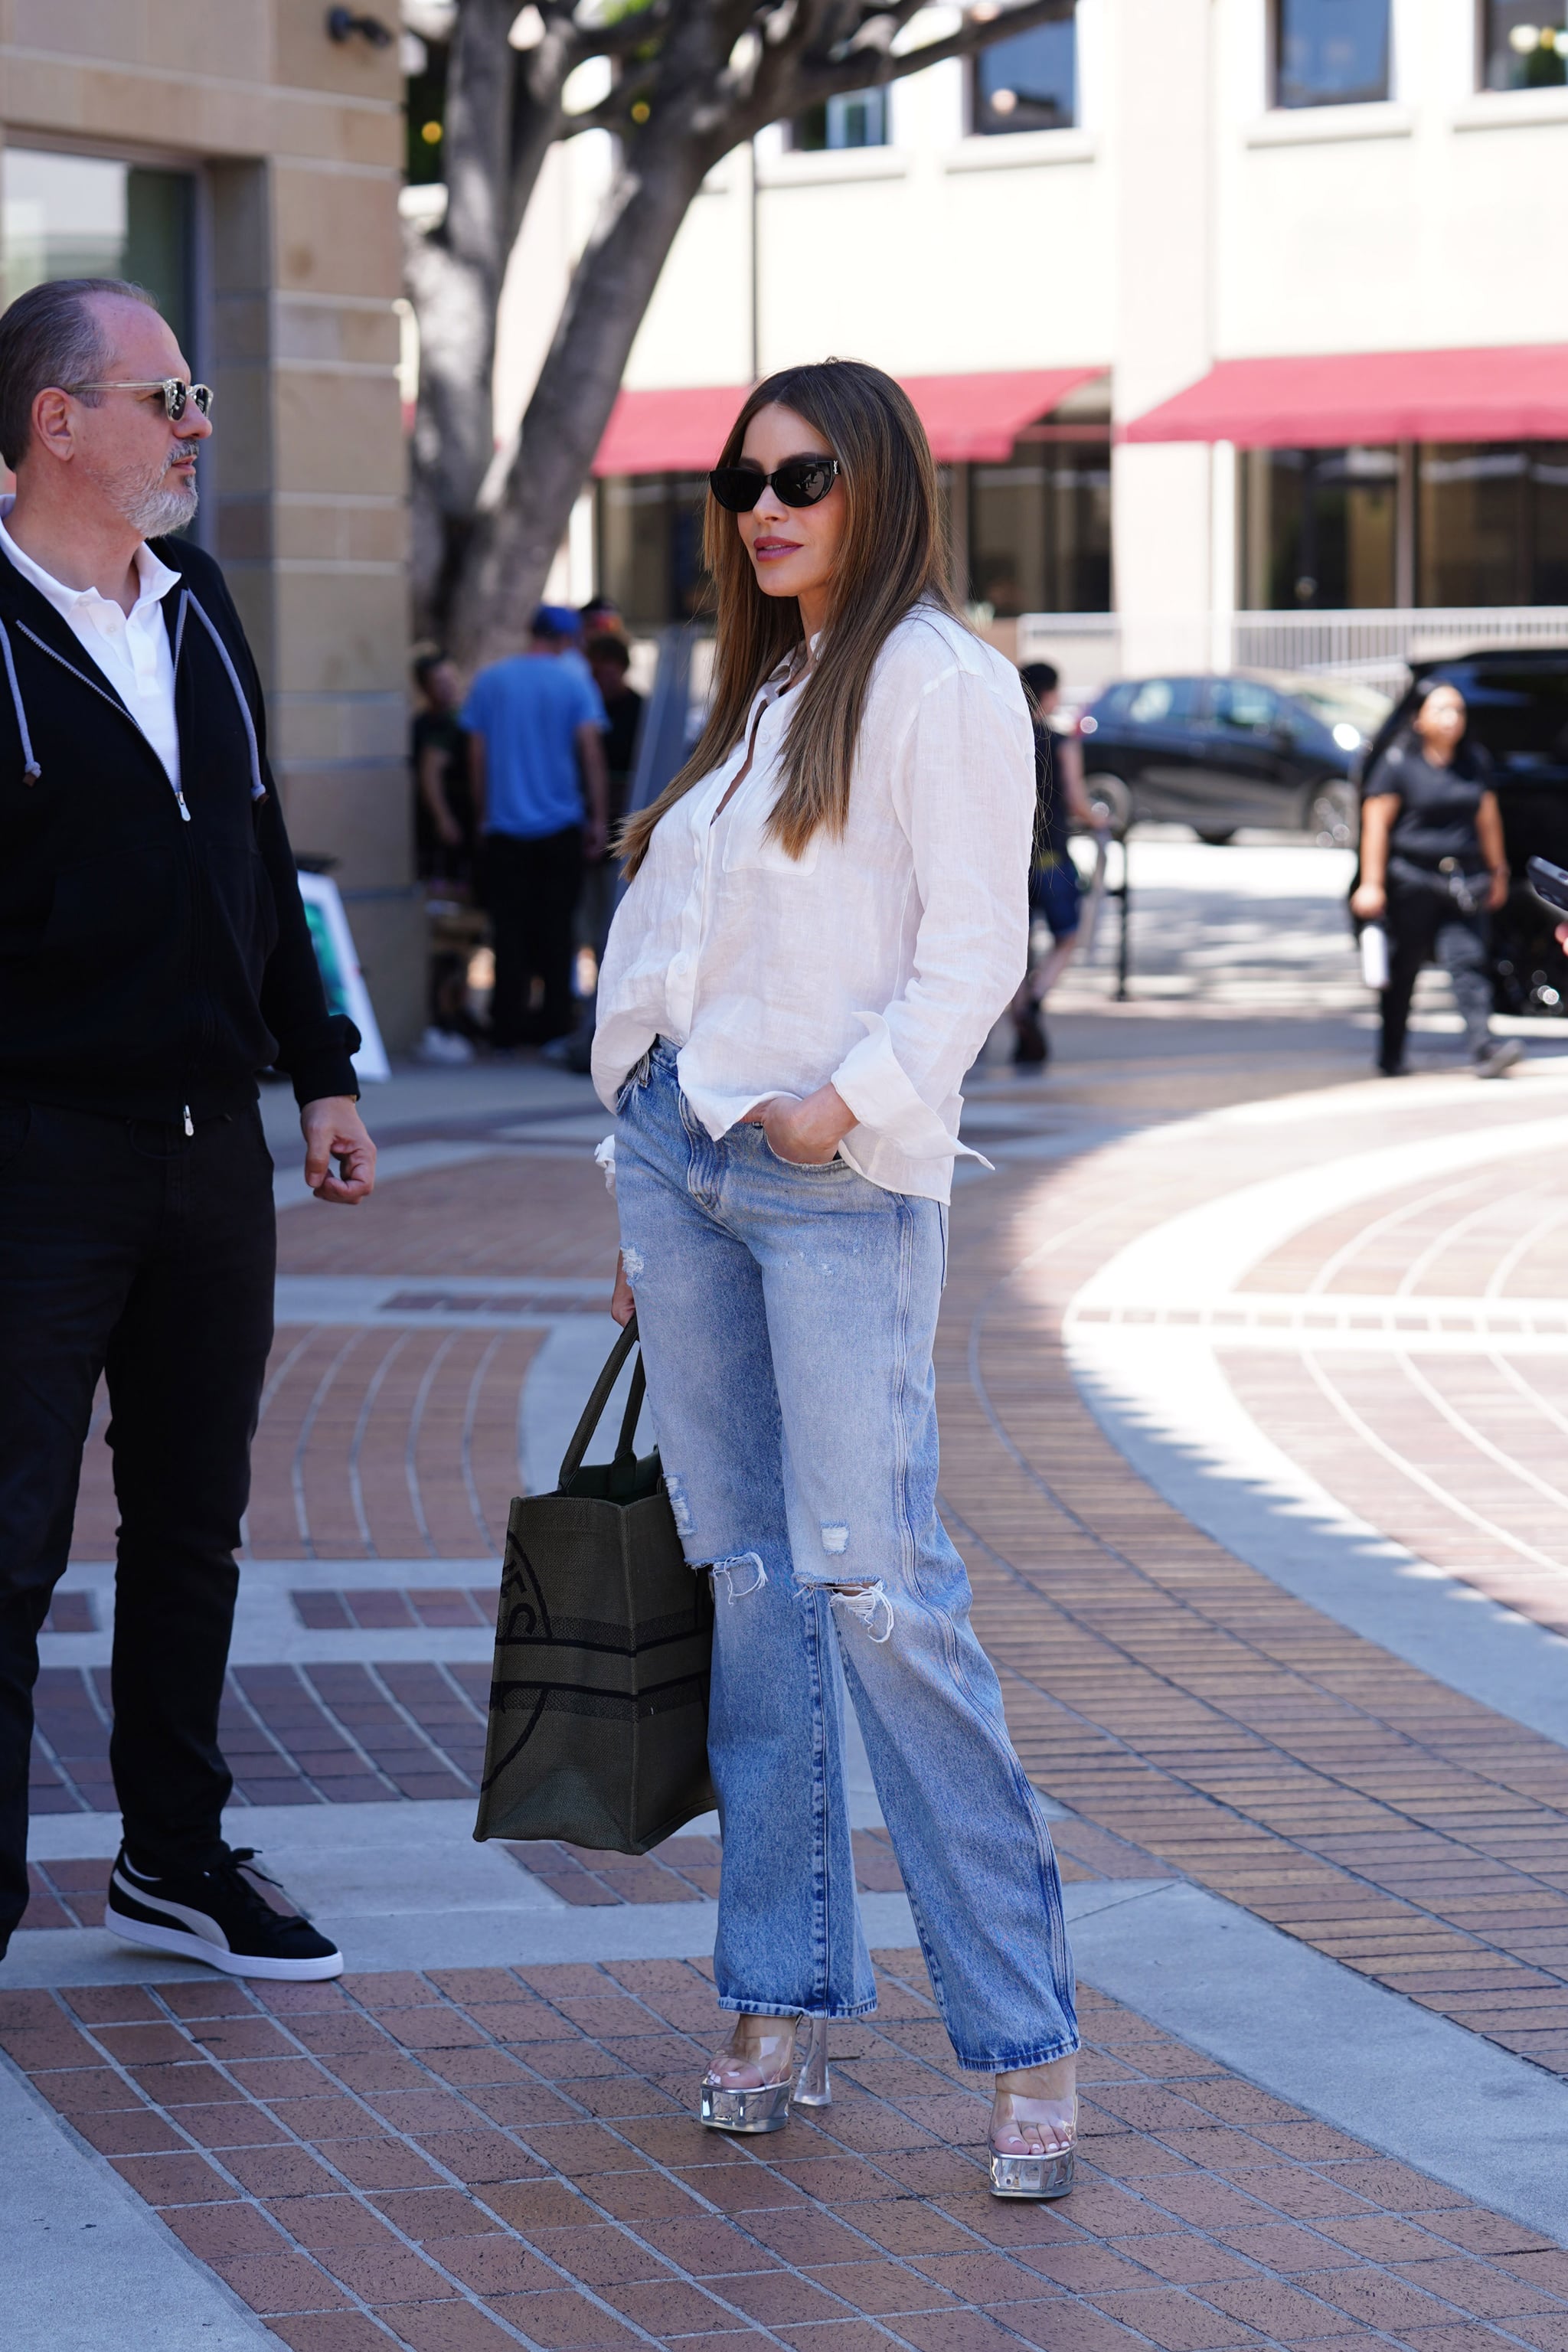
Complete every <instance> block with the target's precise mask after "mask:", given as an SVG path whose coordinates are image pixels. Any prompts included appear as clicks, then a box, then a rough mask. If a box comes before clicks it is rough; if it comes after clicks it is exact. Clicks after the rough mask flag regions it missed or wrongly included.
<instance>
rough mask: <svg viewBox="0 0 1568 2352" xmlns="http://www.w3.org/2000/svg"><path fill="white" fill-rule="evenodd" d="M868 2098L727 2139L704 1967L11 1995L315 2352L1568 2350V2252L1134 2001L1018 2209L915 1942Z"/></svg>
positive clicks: (862, 2090)
mask: <svg viewBox="0 0 1568 2352" xmlns="http://www.w3.org/2000/svg"><path fill="white" fill-rule="evenodd" d="M878 1958H879V1975H880V1990H881V2007H880V2010H879V2014H878V2017H877V2020H876V2021H875V2023H874V2024H870V2023H858V2024H855V2025H851V2026H840V2027H837V2028H835V2029H834V2065H835V2089H836V2097H835V2104H834V2105H833V2107H832V2108H831V2109H829V2110H827V2111H826V2112H825V2113H824V2114H823V2115H821V2116H819V2117H816V2118H813V2119H812V2120H810V2121H807V2120H805V2118H804V2117H803V2116H800V2115H799V2114H797V2115H796V2116H795V2119H794V2120H793V2121H792V2123H791V2125H790V2126H789V2128H788V2130H787V2131H786V2132H785V2133H784V2134H783V2135H781V2136H778V2137H773V2138H768V2139H763V2140H756V2141H751V2142H737V2141H733V2140H725V2139H721V2138H720V2137H717V2136H716V2135H713V2134H710V2133H705V2132H703V2131H702V2130H701V2129H700V2126H698V2125H697V2124H696V2123H695V2122H694V2121H693V2120H692V2119H691V2118H690V2116H689V2107H690V2105H691V2101H692V2086H693V2083H694V2080H695V2077H696V2074H698V2072H699V2071H700V2065H701V2063H702V2061H703V2059H704V2057H705V2056H706V2053H707V2052H708V2050H709V2049H710V2047H711V2046H712V2045H713V2043H714V2042H716V2041H717V2040H718V2039H720V2038H721V2032H722V2026H721V2020H720V2019H719V2018H718V2016H717V2014H716V2011H715V2007H714V2002H713V1998H712V1991H711V1986H710V1983H709V1982H708V1981H707V1979H706V1978H705V1976H704V1974H703V1973H702V1971H700V1969H697V1968H696V1967H693V1966H691V1965H689V1964H687V1963H684V1962H679V1961H647V1962H629V1963H626V1964H622V1965H618V1966H616V1967H613V1968H609V1969H596V1968H587V1967H581V1968H548V1969H520V1970H517V1971H511V1970H508V1969H482V1970H479V1969H474V1970H454V1971H449V1972H444V1973H438V1974H437V1975H435V1976H431V1977H422V1976H413V1975H407V1976H395V1975H388V1976H370V1977H362V1978H357V1979H348V1980H346V1981H345V1982H344V1984H343V1985H342V1986H341V1987H340V1986H335V1985H330V1986H308V1987H306V1986H301V1987H297V1988H293V1987H283V1988H274V1989H270V1990H258V1991H256V1992H253V1991H252V1990H248V1989H247V1988H246V1987H244V1986H241V1985H236V1984H232V1983H226V1982H213V1983H180V1984H170V1985H164V1986H161V1987H159V1986H152V1987H147V1988H141V1987H132V1988H126V1987H119V1986H115V1987H103V1986H97V1987H92V1988H90V1989H87V1990H80V1991H76V1992H66V1993H64V1994H60V1995H54V1994H49V1993H42V1992H38V1993H12V1994H8V1995H0V2046H3V2047H4V2048H5V2050H6V2052H7V2053H9V2055H10V2057H11V2058H12V2059H13V2061H14V2062H15V2063H17V2064H18V2065H20V2066H21V2067H23V2068H24V2069H25V2070H26V2073H27V2074H28V2075H29V2077H30V2078H31V2080H32V2081H33V2083H34V2084H35V2085H36V2086H37V2089H38V2090H39V2091H40V2092H41V2093H42V2095H43V2096H44V2097H45V2098H46V2099H47V2100H48V2101H49V2102H50V2104H51V2105H53V2106H54V2107H55V2108H56V2110H57V2112H58V2114H59V2115H60V2116H62V2117H63V2118H65V2120H66V2121H67V2122H68V2124H69V2125H70V2126H72V2127H73V2128H74V2129H75V2130H76V2131H78V2132H79V2133H80V2135H81V2136H82V2137H83V2138H84V2139H85V2140H86V2141H87V2142H88V2144H89V2146H90V2147H94V2148H97V2149H99V2150H100V2152H101V2153H102V2154H103V2155H105V2156H106V2157H108V2158H110V2159H111V2160H112V2161H113V2162H114V2164H115V2167H116V2169H117V2170H118V2171H119V2172H120V2173H121V2176H122V2178H123V2179H126V2180H127V2181H128V2182H129V2183H130V2184H131V2185H132V2188H134V2189H136V2190H137V2191H138V2193H139V2194H140V2195H142V2197H143V2198H145V2199H146V2200H147V2201H148V2203H149V2204H150V2205H152V2206H153V2207H155V2208H156V2209H157V2210H158V2211H159V2212H160V2213H161V2214H162V2216H163V2220H164V2221H165V2222H166V2223H167V2225H168V2226H169V2228H170V2229H172V2230H173V2231H174V2232H175V2234H176V2235H177V2236H178V2237H179V2238H180V2239H181V2241H182V2242H183V2243H184V2245H185V2246H186V2247H188V2248H189V2249H190V2251H191V2252H194V2253H195V2254H196V2255H197V2256H198V2257H199V2258H200V2259H201V2260H202V2261H203V2262H205V2263H210V2264H211V2266H212V2267H213V2269H214V2270H215V2271H216V2273H217V2274H218V2275H219V2276H220V2277H221V2278H223V2279H224V2280H225V2281H226V2283H227V2284H229V2285H230V2286H231V2287H232V2288H233V2289H234V2291H235V2292H236V2293H237V2294H238V2295H239V2296H240V2297H241V2299H242V2300H243V2301H244V2302H246V2303H247V2304H248V2305H250V2306H251V2308H252V2309H253V2310H255V2311H256V2312H258V2314H260V2315H262V2316H263V2317H264V2319H265V2321H266V2323H267V2325H268V2327H269V2328H270V2330H271V2331H272V2333H273V2334H274V2335H275V2336H277V2337H278V2338H279V2340H280V2341H281V2342H283V2343H285V2344H288V2345H289V2346H291V2347H295V2352H374V2347H389V2348H390V2347H393V2346H395V2345H404V2346H407V2347H413V2352H501V2347H504V2346H507V2345H515V2344H519V2343H521V2344H524V2345H532V2346H535V2347H583V2352H618V2347H623V2346H624V2347H628V2352H629V2347H632V2346H634V2345H638V2344H643V2345H647V2344H650V2343H654V2344H658V2343H668V2342H669V2341H671V2340H673V2339H679V2338H688V2337H700V2338H701V2339H702V2340H703V2341H704V2342H706V2343H708V2344H710V2345H728V2344H731V2343H733V2344H736V2345H737V2346H738V2345H739V2344H740V2343H741V2342H742V2341H745V2342H761V2343H770V2344H774V2345H779V2346H787V2347H816V2346H821V2347H826V2352H871V2347H875V2346H889V2345H890V2346H897V2345H903V2346H910V2347H916V2352H969V2347H991V2346H995V2347H998V2352H1000V2347H1005V2346H1006V2345H1015V2346H1025V2345H1027V2346H1036V2347H1048V2352H1117V2348H1118V2347H1125V2352H1138V2347H1149V2346H1157V2347H1166V2352H1207V2347H1214V2352H1220V2347H1226V2352H1229V2347H1259V2352H1264V2347H1273V2348H1274V2352H1287V2348H1288V2347H1307V2346H1311V2347H1321V2352H1335V2347H1340V2346H1347V2347H1348V2346H1351V2345H1365V2346H1368V2347H1372V2346H1382V2347H1396V2346H1397V2347H1418V2348H1419V2352H1490V2347H1497V2352H1502V2347H1508V2346H1529V2347H1536V2352H1561V2348H1562V2347H1563V2345H1565V2344H1568V2257H1565V2256H1564V2255H1563V2253H1562V2252H1559V2251H1557V2250H1556V2249H1554V2248H1552V2246H1551V2245H1550V2243H1549V2242H1547V2241H1545V2240H1543V2239H1542V2238H1540V2237H1538V2236H1536V2235H1535V2234H1534V2233H1532V2232H1531V2231H1529V2230H1526V2229H1522V2228H1521V2227H1520V2226H1518V2225H1517V2224H1515V2223H1512V2222H1510V2221H1507V2220H1505V2219H1503V2218H1502V2217H1500V2216H1499V2215H1497V2214H1494V2213H1489V2212H1488V2211H1486V2210H1484V2209H1482V2208H1479V2207H1478V2206H1475V2205H1472V2204H1470V2203H1468V2201H1467V2200H1464V2199H1463V2198H1461V2197H1460V2196H1458V2194H1456V2193H1454V2192H1452V2191H1449V2190H1446V2189H1437V2188H1436V2187H1435V2186H1434V2185H1433V2183H1431V2182H1430V2181H1427V2180H1424V2179H1421V2178H1420V2177H1419V2176H1417V2175H1415V2174H1414V2173H1411V2172H1409V2171H1407V2170H1406V2169H1405V2168H1404V2167H1402V2166H1400V2165H1398V2164H1395V2163H1393V2162H1390V2161H1388V2160H1386V2159H1384V2158H1380V2157H1378V2156H1377V2155H1376V2154H1375V2153H1373V2151H1371V2150H1369V2149H1367V2148H1365V2147H1362V2146H1360V2145H1358V2144H1357V2143H1356V2142H1354V2141H1352V2140H1349V2139H1346V2138H1345V2137H1342V2135H1340V2134H1338V2133H1335V2132H1332V2131H1330V2130H1328V2129H1327V2128H1326V2127H1325V2126H1322V2125H1321V2124H1318V2123H1316V2122H1314V2121H1312V2120H1311V2119H1310V2117H1308V2116H1303V2115H1301V2114H1300V2113H1299V2112H1298V2111H1296V2110H1294V2109H1292V2108H1290V2107H1289V2106H1287V2105H1283V2104H1282V2103H1281V2102H1280V2101H1279V2100H1276V2099H1273V2098H1270V2097H1268V2096H1267V2095H1264V2094H1263V2093H1260V2092H1258V2091H1256V2090H1254V2089H1252V2088H1251V2086H1250V2085H1248V2084H1246V2083H1243V2082H1241V2081H1238V2080H1237V2078H1236V2077H1235V2076H1233V2075H1231V2074H1227V2073H1226V2072H1225V2071H1224V2070H1223V2069H1221V2068H1218V2067H1216V2066H1215V2065H1214V2064H1212V2063H1210V2062H1209V2061H1207V2060H1205V2059H1204V2058H1201V2057H1199V2056H1198V2055H1197V2054H1196V2053H1194V2052H1192V2051H1189V2050H1186V2049H1184V2048H1183V2047H1182V2046H1181V2045H1180V2044H1179V2043H1176V2042H1173V2041H1172V2040H1170V2039H1169V2038H1168V2037H1167V2036H1166V2035H1164V2034H1162V2033H1160V2032H1156V2031H1155V2030H1154V2029H1152V2027H1150V2026H1147V2025H1145V2024H1143V2023H1142V2021H1140V2020H1139V2019H1137V2018H1135V2017H1133V2016H1131V2014H1130V2013H1129V2012H1128V2011H1125V2010H1121V2009H1119V2008H1118V2007H1116V2006H1115V2005H1114V2004H1113V2003H1111V2002H1109V2001H1105V2000H1098V1999H1095V1998H1093V1997H1089V1998H1087V1999H1086V2000H1085V2003H1084V2019H1085V2027H1086V2032H1087V2036H1088V2042H1087V2047H1086V2052H1085V2057H1084V2061H1083V2074H1082V2081H1083V2085H1084V2094H1085V2095H1084V2103H1083V2119H1082V2120H1083V2130H1084V2161H1083V2163H1082V2167H1081V2171H1080V2178H1079V2187H1078V2188H1077V2189H1076V2190H1075V2191H1074V2193H1073V2195H1072V2197H1071V2198H1070V2199H1069V2200H1068V2201H1066V2202H1065V2203H1063V2204H1058V2205H1055V2206H1050V2207H1040V2206H1030V2205H1018V2204H998V2203H997V2202H996V2201H995V2200H994V2199H992V2198H991V2197H990V2196H989V2195H988V2194H987V2192H986V2190H985V2188H984V2174H983V2172H982V2170H981V2168H980V2164H979V2160H978V2157H979V2144H980V2140H981V2137H982V2134H983V2131H984V2116H985V2107H984V2103H983V2101H982V2100H981V2099H980V2098H979V2097H978V2096H977V2095H976V2094H975V2091H974V2089H973V2084H972V2082H971V2081H966V2080H965V2078H963V2077H962V2076H960V2075H959V2074H957V2072H956V2070H955V2069H954V2068H953V2066H952V2061H951V2058H950V2056H949V2055H948V2053H947V2050H946V2043H945V2039H944V2037H943V2036H942V2032H941V2029H940V2027H939V2025H938V2023H937V2021H936V2017H935V2012H934V2011H933V2009H932V2007H931V2001H930V1999H929V1988H928V1987H927V1985H926V1983H925V1981H924V1979H923V1977H922V1976H921V1973H920V1971H919V1969H918V1964H912V1963H911V1956H910V1955H908V1954H889V1953H883V1954H879V1956H878Z"/></svg>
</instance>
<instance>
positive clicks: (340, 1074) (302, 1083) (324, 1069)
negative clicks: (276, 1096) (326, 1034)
mask: <svg viewBox="0 0 1568 2352" xmlns="http://www.w3.org/2000/svg"><path fill="white" fill-rule="evenodd" d="M289 1081H290V1083H291V1085H292V1086H293V1088H294V1099H295V1101H296V1102H297V1103H298V1104H299V1106H300V1109H301V1110H303V1109H304V1108H305V1105H306V1104H307V1103H313V1102H321V1101H324V1100H325V1099H326V1097H328V1096H329V1095H349V1096H352V1097H353V1100H354V1101H355V1102H358V1100H359V1076H358V1074H357V1072H356V1071H355V1069H354V1066H353V1059H352V1057H351V1056H350V1055H348V1054H346V1053H341V1052H339V1051H337V1050H335V1049H333V1050H329V1051H328V1052H325V1053H321V1054H312V1055H310V1058H309V1060H308V1061H301V1062H300V1063H299V1064H298V1066H296V1067H294V1068H292V1069H290V1071H289Z"/></svg>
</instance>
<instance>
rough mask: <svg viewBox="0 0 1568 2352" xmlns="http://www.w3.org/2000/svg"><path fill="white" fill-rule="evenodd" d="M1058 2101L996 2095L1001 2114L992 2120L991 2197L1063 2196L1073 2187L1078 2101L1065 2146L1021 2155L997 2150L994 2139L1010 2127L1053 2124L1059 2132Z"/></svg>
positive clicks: (1007, 2093)
mask: <svg viewBox="0 0 1568 2352" xmlns="http://www.w3.org/2000/svg"><path fill="white" fill-rule="evenodd" d="M1065 2104H1066V2102H1065V2101H1063V2100H1061V2099H1031V2098H1026V2097H1025V2096H1024V2095H1022V2093H1020V2092H1016V2091H1002V2092H999V2093H998V2094H997V2105H998V2107H999V2109H1000V2110H1001V2112H999V2113H997V2114H994V2115H993V2116H992V2118H991V2194H992V2196H993V2197H1033V2198H1041V2199H1044V2198H1047V2197H1065V2196H1066V2195H1067V2193H1068V2190H1069V2189H1071V2187H1072V2176H1073V2158H1074V2156H1075V2155H1076V2153H1077V2147H1078V2099H1077V2097H1076V2095H1075V2096H1074V2099H1073V2102H1072V2118H1071V2121H1070V2123H1069V2124H1068V2130H1069V2131H1070V2132H1071V2134H1072V2137H1071V2139H1070V2140H1069V2141H1068V2145H1067V2147H1053V2148H1050V2149H1047V2150H1046V2151H1045V2152H1044V2153H1042V2154H1037V2155H1034V2156H1022V2155H1019V2154H1018V2153H1017V2152H1016V2151H1014V2150H1009V2149H1004V2148H999V2147H997V2145H996V2140H997V2136H998V2133H999V2132H1000V2131H1004V2130H1005V2129H1006V2127H1007V2126H1009V2125H1012V2126H1014V2127H1015V2128H1016V2127H1018V2126H1026V2125H1029V2124H1036V2125H1042V2124H1044V2125H1052V2126H1056V2127H1057V2128H1058V2130H1059V2129H1060V2127H1061V2123H1062V2108H1063V2106H1064V2105H1065Z"/></svg>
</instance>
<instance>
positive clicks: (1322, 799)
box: [1306, 780, 1361, 849]
mask: <svg viewBox="0 0 1568 2352" xmlns="http://www.w3.org/2000/svg"><path fill="white" fill-rule="evenodd" d="M1306 830H1307V832H1308V833H1309V834H1310V835H1311V837H1312V839H1313V840H1314V841H1315V842H1316V843H1317V844H1318V845H1319V846H1320V847H1321V848H1323V849H1353V848H1354V847H1355V845H1356V843H1357V841H1358V840H1359V838H1360V836H1361V795H1360V793H1358V792H1357V791H1356V788H1355V786H1354V785H1353V784H1352V783H1346V782H1343V781H1342V780H1341V781H1338V782H1334V783H1331V784H1322V785H1320V786H1319V788H1318V790H1317V791H1316V792H1315V793H1313V795H1312V797H1311V799H1310V801H1309V802H1308V803H1307V824H1306Z"/></svg>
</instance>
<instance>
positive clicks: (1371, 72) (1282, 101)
mask: <svg viewBox="0 0 1568 2352" xmlns="http://www.w3.org/2000/svg"><path fill="white" fill-rule="evenodd" d="M1388 18H1389V0H1279V6H1278V15H1277V16H1276V19H1275V58H1276V67H1275V78H1274V103H1275V105H1276V106H1364V105H1366V104H1368V103H1369V102H1370V101H1372V100H1374V99H1380V98H1386V97H1387V96H1388V87H1389V84H1388V51H1389V38H1388Z"/></svg>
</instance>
